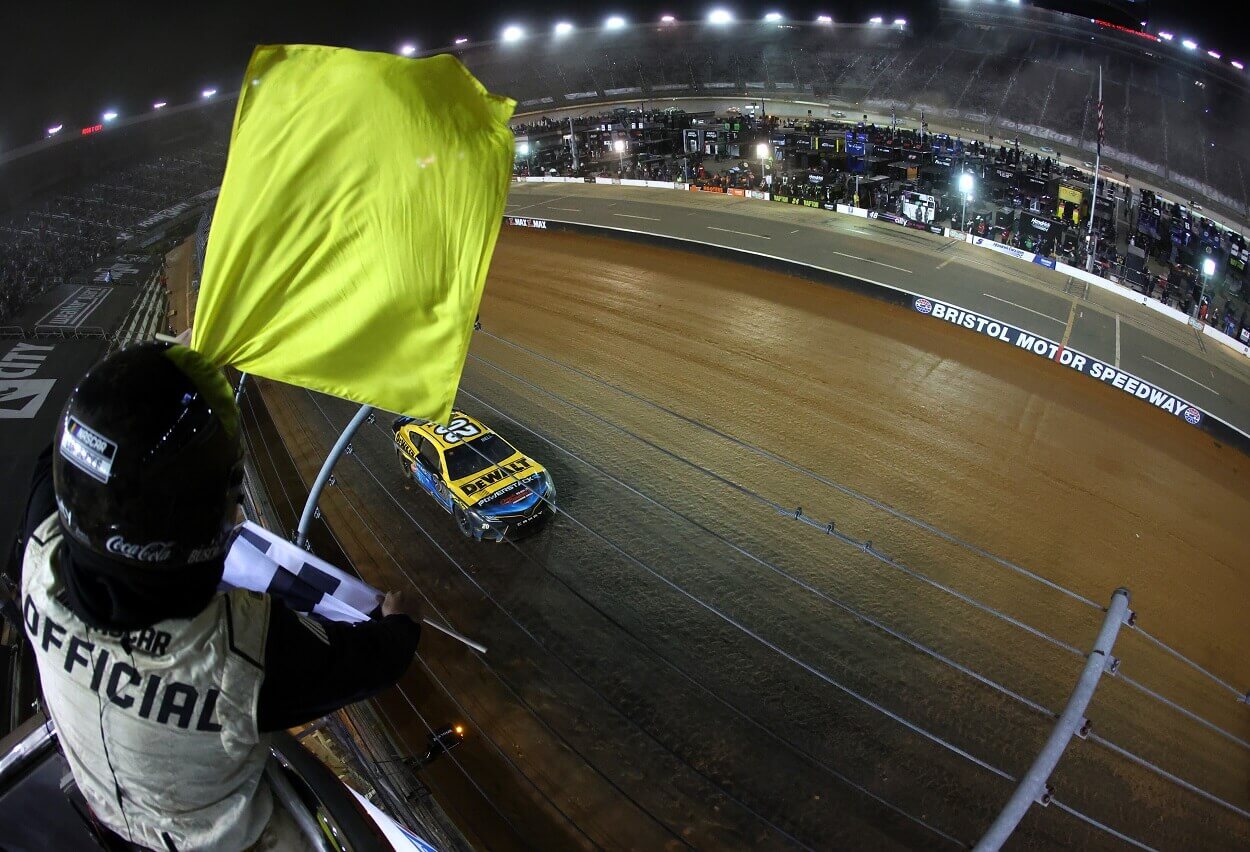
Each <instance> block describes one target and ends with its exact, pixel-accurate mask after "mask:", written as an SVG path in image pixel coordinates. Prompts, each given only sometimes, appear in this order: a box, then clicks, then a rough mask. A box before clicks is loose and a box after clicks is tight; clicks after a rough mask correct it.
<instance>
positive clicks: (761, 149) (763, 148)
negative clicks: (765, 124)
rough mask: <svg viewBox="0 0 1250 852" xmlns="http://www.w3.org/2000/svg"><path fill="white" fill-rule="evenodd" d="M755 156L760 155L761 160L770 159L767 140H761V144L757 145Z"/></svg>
mask: <svg viewBox="0 0 1250 852" xmlns="http://www.w3.org/2000/svg"><path fill="white" fill-rule="evenodd" d="M755 156H757V157H759V158H760V159H761V160H766V159H768V144H767V143H765V142H761V143H760V144H758V145H756V146H755Z"/></svg>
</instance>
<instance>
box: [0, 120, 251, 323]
mask: <svg viewBox="0 0 1250 852" xmlns="http://www.w3.org/2000/svg"><path fill="white" fill-rule="evenodd" d="M225 155H226V149H225V146H224V144H222V143H220V142H216V141H214V142H208V143H204V144H202V145H197V146H192V147H187V148H182V149H179V150H177V151H174V152H169V153H165V154H162V155H161V156H159V157H157V158H155V159H153V160H148V161H145V162H143V163H139V164H136V165H131V166H126V167H123V168H118V169H114V170H110V171H108V172H106V173H104V174H102V175H100V176H98V177H96V178H95V179H93V180H90V181H87V182H85V183H82V184H80V185H77V186H74V187H72V188H68V189H65V190H62V191H58V192H55V193H52V194H50V195H47V196H45V197H44V198H41V199H39V200H37V201H36V202H34V203H33V204H29V205H27V206H26V207H25V208H24V209H21V210H17V211H12V212H9V213H5V214H0V325H3V324H5V323H8V322H11V321H12V320H13V318H14V317H16V316H17V314H19V313H20V312H21V311H22V309H23V308H24V307H25V306H26V305H27V304H29V303H30V301H31V300H32V299H34V298H36V297H37V296H38V295H39V294H40V293H43V292H45V291H46V290H48V289H49V288H51V287H54V286H56V285H58V284H62V283H65V282H66V281H67V280H68V279H69V277H70V276H72V275H74V274H77V273H80V272H83V271H84V270H87V269H89V268H90V267H91V266H92V264H94V263H96V262H97V261H100V260H101V259H103V258H105V257H107V256H108V255H110V254H113V253H114V252H116V251H118V249H119V247H120V246H121V245H122V244H123V243H124V242H125V238H126V236H127V235H129V234H130V233H131V231H132V229H133V228H134V227H135V225H137V224H138V223H139V222H142V221H143V220H145V219H147V218H148V217H150V216H152V215H153V214H154V213H158V212H160V211H161V210H165V209H168V208H170V207H172V206H174V205H175V204H177V203H179V202H181V201H184V200H186V199H187V198H190V197H193V196H195V195H197V194H199V193H201V192H204V191H205V190H208V189H211V188H212V187H214V186H217V185H218V184H219V183H220V182H221V175H222V172H223V171H224V169H225Z"/></svg>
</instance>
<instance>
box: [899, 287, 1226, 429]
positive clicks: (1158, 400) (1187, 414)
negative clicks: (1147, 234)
mask: <svg viewBox="0 0 1250 852" xmlns="http://www.w3.org/2000/svg"><path fill="white" fill-rule="evenodd" d="M912 307H914V308H915V309H916V311H917V312H918V313H921V314H924V315H926V316H931V317H933V318H934V319H939V320H944V321H946V322H949V323H951V324H952V325H958V326H962V327H963V328H966V329H968V330H970V331H975V332H976V333H977V334H984V335H986V336H987V337H992V338H994V339H995V340H1000V341H1002V342H1003V343H1007V344H1010V345H1012V346H1016V347H1018V348H1020V349H1025V350H1027V351H1029V352H1032V353H1033V354H1034V355H1040V356H1042V357H1043V358H1048V359H1050V360H1051V361H1056V362H1058V363H1060V364H1062V365H1063V366H1065V367H1070V368H1072V369H1073V370H1076V371H1077V372H1078V373H1083V374H1085V375H1087V376H1089V377H1090V378H1091V379H1098V380H1099V381H1101V382H1105V383H1106V384H1109V385H1111V386H1112V387H1114V388H1118V389H1119V390H1122V391H1124V392H1125V393H1127V394H1130V395H1132V396H1135V397H1137V398H1138V399H1140V400H1141V401H1142V402H1148V403H1150V404H1151V405H1153V406H1154V407H1155V408H1158V409H1159V410H1161V411H1166V412H1167V413H1168V414H1171V415H1173V416H1175V417H1180V418H1182V419H1183V420H1184V421H1185V422H1186V423H1188V424H1190V425H1191V426H1198V425H1200V424H1201V423H1202V420H1203V418H1204V417H1205V416H1206V414H1205V412H1203V411H1202V410H1201V409H1200V408H1198V407H1197V406H1195V405H1191V404H1190V403H1188V402H1186V401H1185V400H1183V399H1181V398H1180V397H1178V396H1176V395H1174V394H1172V393H1169V392H1168V391H1165V390H1164V389H1163V388H1160V387H1156V386H1155V385H1153V384H1151V383H1150V382H1147V381H1145V380H1144V379H1139V378H1138V377H1137V376H1134V375H1133V374H1132V373H1126V372H1124V371H1123V370H1120V369H1117V368H1116V367H1113V366H1112V365H1110V364H1106V363H1104V362H1102V361H1099V360H1098V359H1097V358H1093V357H1090V356H1089V355H1086V354H1084V353H1082V352H1078V351H1077V350H1075V349H1069V348H1066V347H1064V346H1061V345H1060V344H1058V343H1056V342H1055V341H1053V340H1048V339H1047V338H1045V337H1041V336H1039V335H1036V334H1031V333H1029V332H1027V331H1025V330H1024V329H1020V328H1016V327H1015V326H1013V325H1008V324H1007V323H1005V322H1000V321H999V320H996V319H993V318H992V317H987V316H984V315H982V314H978V313H974V312H973V311H968V310H964V309H963V308H960V307H956V306H955V305H949V304H946V303H945V302H939V301H938V300H936V299H930V298H928V297H926V296H917V297H915V299H913V300H912Z"/></svg>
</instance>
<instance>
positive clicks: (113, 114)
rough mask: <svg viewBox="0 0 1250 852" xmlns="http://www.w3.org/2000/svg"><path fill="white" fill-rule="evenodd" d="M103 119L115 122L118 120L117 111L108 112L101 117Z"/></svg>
mask: <svg viewBox="0 0 1250 852" xmlns="http://www.w3.org/2000/svg"><path fill="white" fill-rule="evenodd" d="M101 118H103V119H104V120H105V121H113V120H114V119H116V118H117V110H115V109H111V110H108V111H107V112H105V113H104V115H102V116H101Z"/></svg>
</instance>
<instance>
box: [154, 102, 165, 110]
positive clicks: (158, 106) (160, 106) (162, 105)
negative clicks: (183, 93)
mask: <svg viewBox="0 0 1250 852" xmlns="http://www.w3.org/2000/svg"><path fill="white" fill-rule="evenodd" d="M165 106H166V104H165V102H164V101H157V102H156V103H154V104H152V109H164V108H165Z"/></svg>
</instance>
